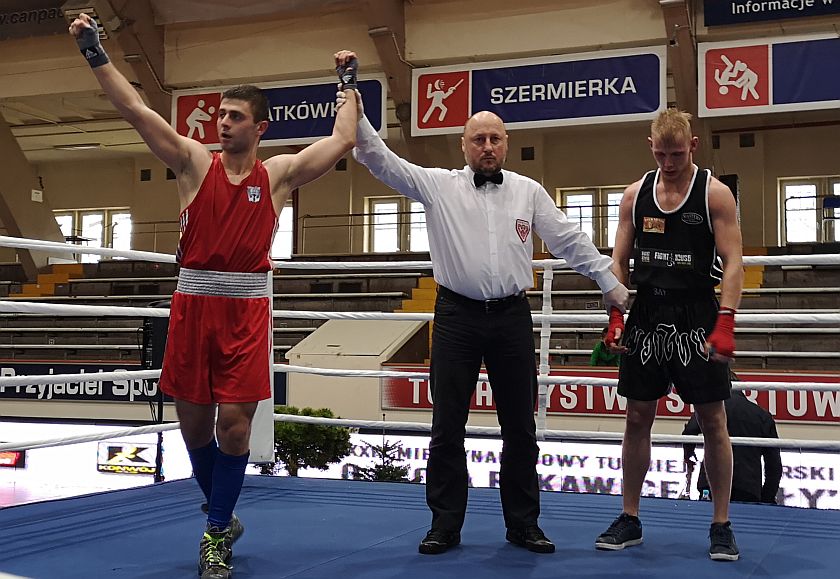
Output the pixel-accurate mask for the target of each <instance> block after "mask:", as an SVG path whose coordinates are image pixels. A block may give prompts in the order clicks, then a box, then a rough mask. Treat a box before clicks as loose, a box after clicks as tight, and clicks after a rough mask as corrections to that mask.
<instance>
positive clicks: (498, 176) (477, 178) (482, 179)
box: [473, 171, 503, 187]
mask: <svg viewBox="0 0 840 579" xmlns="http://www.w3.org/2000/svg"><path fill="white" fill-rule="evenodd" d="M502 178H503V177H502V172H501V171H499V172H498V173H493V174H492V175H489V176H488V175H485V174H483V173H476V174H474V175H473V182H474V183H475V186H476V187H481V186H482V185H484V184H485V183H487V181H490V182H491V183H495V184H496V185H501V184H502Z"/></svg>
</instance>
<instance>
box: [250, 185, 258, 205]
mask: <svg viewBox="0 0 840 579" xmlns="http://www.w3.org/2000/svg"><path fill="white" fill-rule="evenodd" d="M247 190H248V201H250V202H251V203H259V202H260V197H261V191H260V186H259V185H257V186H251V185H248V187H247Z"/></svg>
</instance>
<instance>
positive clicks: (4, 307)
mask: <svg viewBox="0 0 840 579" xmlns="http://www.w3.org/2000/svg"><path fill="white" fill-rule="evenodd" d="M36 299H37V298H36ZM829 311H833V310H829ZM0 313H15V314H38V315H66V316H83V317H95V316H125V317H132V318H155V317H166V316H168V315H169V310H168V309H166V308H136V307H121V306H87V305H78V306H74V305H65V304H44V303H39V302H35V301H31V302H27V301H17V300H14V301H12V300H5V299H0ZM272 315H273V316H274V317H275V318H283V319H299V320H402V321H415V322H424V321H429V320H432V319H433V317H434V314H433V313H431V312H412V313H407V312H396V313H392V312H319V311H312V310H310V311H305V310H274V311H273V312H272ZM531 317H532V318H533V320H534V322H542V321H543V320H548V321H550V322H551V323H555V324H570V323H579V324H605V323H606V322H607V321H609V318H608V316H607V314H606V313H603V314H601V313H598V314H551V315H549V316H545V315H543V314H536V313H532V314H531ZM735 319H736V320H737V321H738V322H739V323H746V324H757V323H761V324H783V323H794V324H838V325H840V313H808V314H781V313H780V314H751V313H749V310H746V311H744V310H742V311H741V312H738V314H736V316H735Z"/></svg>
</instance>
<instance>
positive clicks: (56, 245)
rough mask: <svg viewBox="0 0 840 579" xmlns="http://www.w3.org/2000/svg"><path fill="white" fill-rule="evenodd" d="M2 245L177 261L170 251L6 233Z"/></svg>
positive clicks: (0, 239) (145, 259) (2, 237)
mask: <svg viewBox="0 0 840 579" xmlns="http://www.w3.org/2000/svg"><path fill="white" fill-rule="evenodd" d="M0 247H17V248H19V249H33V250H36V251H46V252H48V253H74V254H75V253H79V254H81V253H86V254H88V253H89V254H93V255H102V256H105V257H124V258H127V259H137V260H142V261H153V262H158V263H175V256H174V255H170V254H168V253H155V252H152V251H133V250H124V249H111V248H110V247H85V246H82V245H71V244H69V243H61V242H60V241H45V240H41V239H25V238H23V237H7V236H5V235H0Z"/></svg>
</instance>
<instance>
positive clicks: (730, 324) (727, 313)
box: [708, 307, 735, 358]
mask: <svg viewBox="0 0 840 579" xmlns="http://www.w3.org/2000/svg"><path fill="white" fill-rule="evenodd" d="M708 342H709V346H710V347H711V353H713V354H720V355H721V356H726V357H727V358H731V357H732V354H734V353H735V310H734V309H732V308H727V307H722V308H720V311H718V317H717V322H715V328H714V329H713V330H712V333H711V334H710V335H709V340H708Z"/></svg>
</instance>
